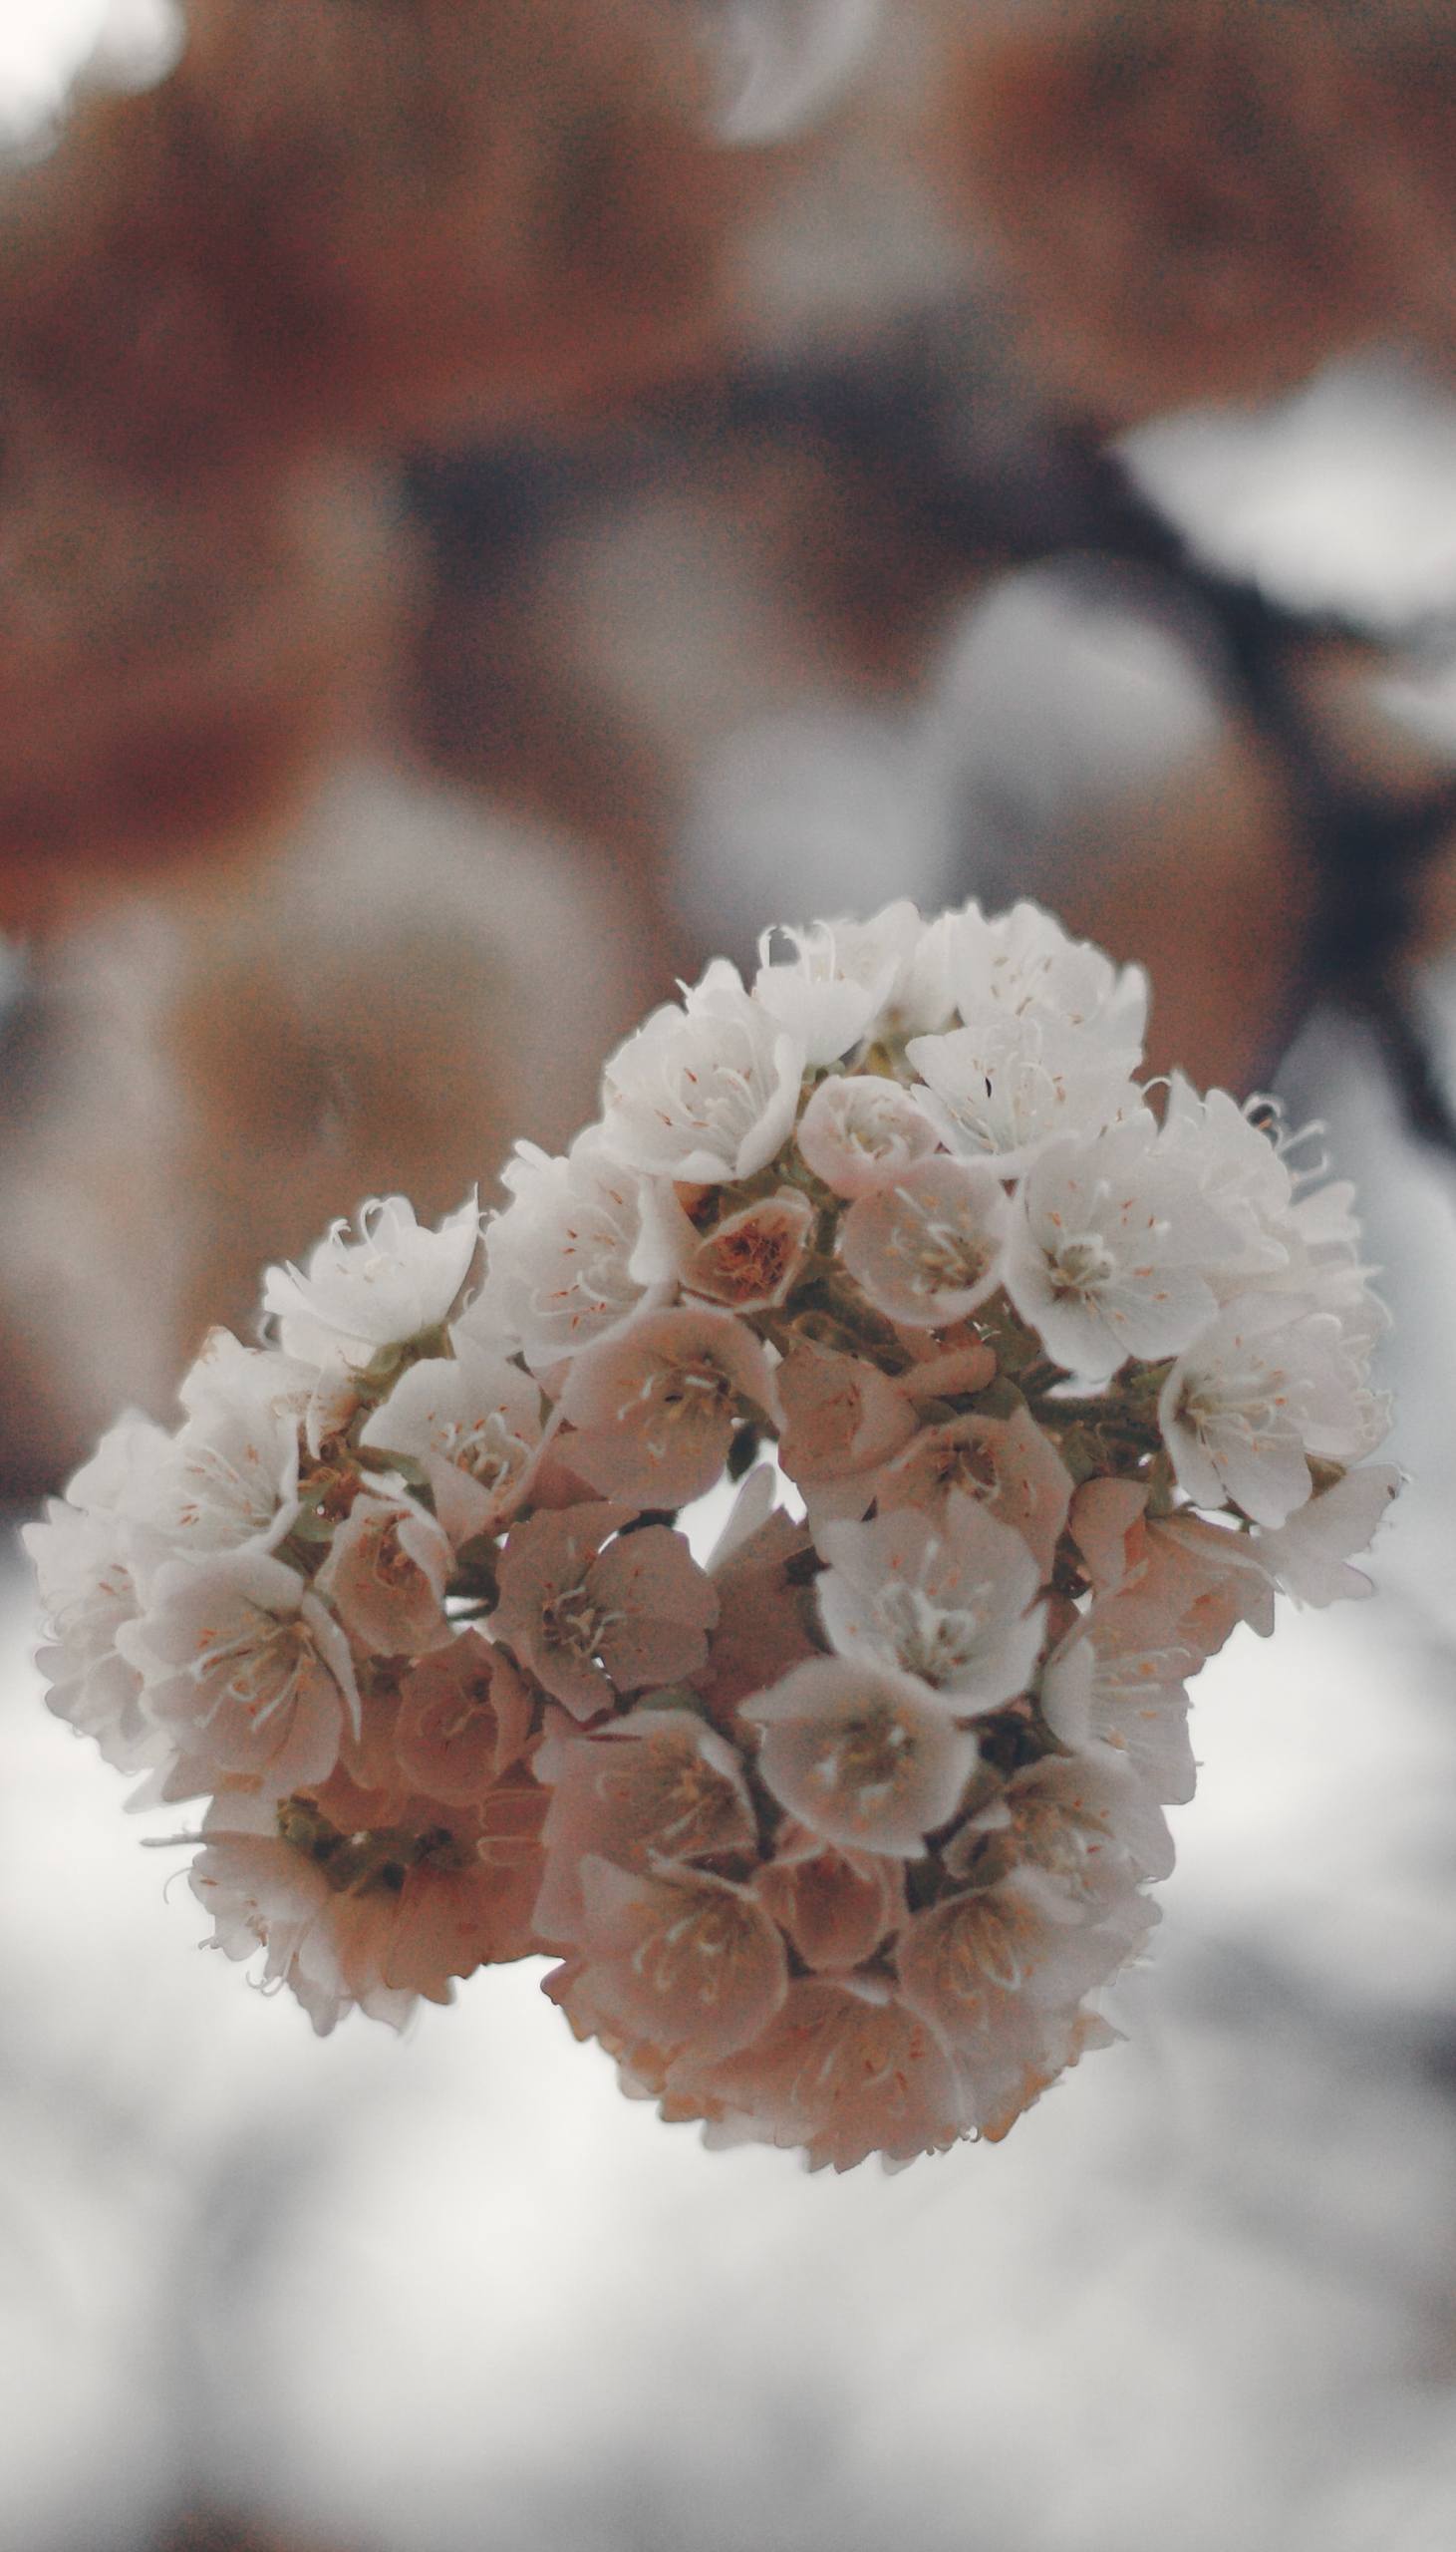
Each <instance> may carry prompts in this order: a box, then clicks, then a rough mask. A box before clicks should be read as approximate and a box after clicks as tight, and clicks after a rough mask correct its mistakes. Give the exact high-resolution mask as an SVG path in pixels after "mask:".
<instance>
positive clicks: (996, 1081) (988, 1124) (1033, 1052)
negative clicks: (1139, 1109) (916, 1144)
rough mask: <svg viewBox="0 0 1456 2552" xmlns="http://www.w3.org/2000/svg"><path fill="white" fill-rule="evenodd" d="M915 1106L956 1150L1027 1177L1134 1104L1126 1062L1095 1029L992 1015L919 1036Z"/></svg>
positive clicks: (911, 1053) (912, 1049)
mask: <svg viewBox="0 0 1456 2552" xmlns="http://www.w3.org/2000/svg"><path fill="white" fill-rule="evenodd" d="M906 1053H907V1055H908V1057H909V1059H910V1061H911V1063H912V1064H913V1065H914V1067H915V1069H916V1071H917V1072H918V1073H919V1075H920V1077H921V1078H920V1085H919V1086H918V1087H917V1089H916V1092H915V1097H916V1100H917V1101H918V1103H919V1105H920V1107H921V1108H922V1109H923V1110H924V1112H925V1114H926V1116H927V1117H929V1118H930V1120H931V1123H932V1124H933V1125H934V1126H935V1128H936V1130H937V1132H938V1133H939V1134H940V1136H941V1139H942V1140H943V1142H945V1143H946V1145H947V1146H948V1148H949V1149H950V1150H951V1151H953V1152H960V1153H962V1154H964V1155H966V1156H967V1157H968V1158H970V1159H972V1160H985V1161H989V1162H991V1163H992V1164H994V1166H995V1167H996V1169H997V1170H998V1171H999V1172H1000V1173H1001V1175H1002V1176H1003V1177H1004V1178H1012V1177H1019V1175H1020V1174H1021V1172H1022V1171H1023V1170H1025V1169H1027V1168H1028V1167H1029V1166H1030V1164H1031V1162H1032V1161H1034V1160H1035V1159H1036V1158H1037V1157H1038V1155H1039V1154H1041V1153H1043V1152H1044V1151H1045V1150H1046V1148H1047V1146H1048V1145H1049V1144H1051V1143H1054V1142H1056V1141H1057V1140H1058V1139H1060V1138H1061V1137H1063V1136H1065V1135H1074V1136H1076V1137H1077V1138H1079V1139H1083V1138H1086V1137H1088V1136H1090V1135H1094V1134H1099V1133H1100V1132H1101V1131H1102V1129H1103V1127H1104V1126H1107V1125H1110V1124H1112V1123H1113V1121H1114V1120H1115V1119H1116V1118H1117V1117H1122V1116H1125V1115H1126V1114H1127V1112H1128V1111H1129V1110H1130V1109H1131V1108H1133V1106H1134V1105H1135V1103H1136V1100H1137V1097H1138V1092H1137V1086H1136V1084H1135V1083H1134V1082H1133V1080H1132V1079H1131V1076H1130V1072H1129V1069H1128V1063H1127V1059H1126V1057H1125V1055H1124V1054H1122V1053H1121V1052H1119V1051H1118V1050H1117V1049H1116V1048H1109V1047H1108V1046H1107V1045H1106V1044H1105V1043H1104V1042H1103V1040H1102V1039H1101V1038H1099V1037H1098V1036H1097V1035H1096V1034H1095V1032H1093V1031H1089V1030H1087V1029H1084V1028H1076V1027H1073V1026H1071V1025H1069V1024H1068V1023H1067V1022H1066V1021H1065V1020H1063V1019H1059V1018H1056V1017H1054V1016H1052V1017H1047V1018H1043V1017H1041V1016H1039V1015H1038V1014H1037V1013H1035V1012H1031V1011H1024V1012H1023V1011H1011V1010H1007V1011H997V1010H989V1011H987V1012H986V1013H985V1014H984V1016H982V1017H979V1018H977V1020H976V1021H975V1024H974V1025H973V1026H970V1027H963V1028H953V1029H950V1030H948V1031H947V1033H946V1034H945V1035H944V1036H942V1037H912V1038H911V1040H910V1043H909V1045H908V1046H907V1048H906Z"/></svg>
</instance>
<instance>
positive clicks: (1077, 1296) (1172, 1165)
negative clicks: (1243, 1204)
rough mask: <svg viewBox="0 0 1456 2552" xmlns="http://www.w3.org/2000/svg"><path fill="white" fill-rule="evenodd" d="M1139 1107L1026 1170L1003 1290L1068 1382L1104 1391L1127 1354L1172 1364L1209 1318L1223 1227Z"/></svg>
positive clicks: (1226, 1233)
mask: <svg viewBox="0 0 1456 2552" xmlns="http://www.w3.org/2000/svg"><path fill="white" fill-rule="evenodd" d="M1157 1132H1158V1129H1157V1126H1156V1124H1155V1122H1154V1119H1153V1117H1151V1115H1150V1114H1149V1112H1148V1111H1147V1110H1146V1109H1141V1108H1140V1109H1138V1110H1136V1111H1135V1112H1134V1113H1133V1114H1132V1115H1131V1116H1130V1117H1128V1118H1127V1119H1126V1120H1125V1121H1124V1122H1123V1123H1122V1124H1120V1125H1115V1126H1113V1127H1112V1129H1111V1130H1110V1132H1107V1133H1105V1134H1101V1135H1099V1136H1097V1137H1095V1138H1094V1139H1093V1140H1091V1141H1087V1142H1078V1143H1071V1142H1060V1143H1056V1144H1054V1145H1053V1146H1052V1147H1051V1149H1050V1150H1048V1151H1047V1152H1045V1153H1043V1155H1042V1157H1041V1159H1040V1160H1039V1161H1037V1162H1036V1163H1035V1165H1034V1167H1033V1168H1032V1169H1031V1170H1030V1172H1029V1174H1028V1176H1027V1178H1026V1181H1025V1184H1024V1187H1023V1189H1022V1192H1021V1196H1020V1200H1019V1212H1018V1213H1017V1214H1016V1215H1015V1216H1014V1217H1013V1222H1012V1229H1011V1234H1010V1237H1009V1240H1008V1244H1007V1253H1006V1260H1005V1267H1006V1288H1007V1292H1008V1293H1009V1294H1010V1296H1011V1298H1012V1301H1013V1302H1014V1303H1015V1305H1016V1307H1017V1309H1018V1311H1019V1313H1020V1314H1021V1317H1022V1318H1023V1320H1027V1321H1029V1322H1030V1323H1031V1325H1032V1327H1033V1328H1034V1329H1035V1330H1036V1331H1037V1332H1038V1333H1039V1335H1040V1337H1041V1339H1042V1340H1043V1342H1044V1344H1045V1347H1046V1351H1047V1353H1048V1355H1049V1356H1051V1357H1052V1358H1053V1359H1054V1360H1055V1362H1056V1363H1057V1364H1058V1365H1061V1366H1064V1367H1065V1369H1066V1371H1067V1372H1068V1373H1069V1374H1074V1375H1076V1376H1077V1377H1078V1378H1079V1379H1081V1380H1082V1381H1085V1382H1088V1383H1104V1382H1106V1381H1107V1380H1108V1379H1109V1378H1110V1377H1111V1376H1112V1375H1113V1374H1115V1373H1116V1372H1117V1369H1118V1367H1119V1366H1121V1365H1123V1364H1125V1363H1126V1361H1127V1359H1128V1357H1129V1356H1138V1357H1142V1358H1145V1359H1157V1358H1161V1357H1164V1356H1173V1355H1176V1354H1177V1353H1178V1351H1179V1349H1180V1348H1183V1347H1186V1346H1188V1345H1189V1343H1190V1342H1191V1341H1192V1340H1193V1339H1194V1338H1196V1337H1197V1335H1198V1333H1199V1331H1200V1330H1201V1329H1203V1328H1204V1327H1205V1326H1206V1324H1207V1323H1208V1322H1209V1321H1210V1320H1211V1319H1212V1317H1213V1315H1214V1312H1215V1310H1216V1308H1217V1305H1216V1302H1215V1298H1214V1293H1213V1289H1212V1287H1211V1285H1210V1283H1209V1281H1208V1274H1207V1268H1208V1264H1209V1261H1210V1259H1214V1258H1217V1256H1218V1254H1219V1252H1220V1251H1221V1250H1222V1249H1225V1248H1226V1247H1228V1246H1229V1245H1230V1228H1231V1227H1230V1225H1229V1224H1228V1223H1227V1222H1226V1221H1225V1219H1224V1218H1223V1216H1222V1215H1220V1214H1219V1213H1217V1212H1216V1211H1215V1210H1214V1208H1213V1207H1212V1206H1211V1205H1210V1204H1209V1203H1208V1201H1207V1199H1206V1198H1205V1197H1204V1195H1203V1194H1202V1191H1201V1190H1200V1189H1199V1187H1198V1186H1197V1185H1196V1183H1195V1182H1194V1180H1193V1179H1192V1178H1191V1177H1190V1176H1189V1175H1188V1174H1187V1172H1186V1171H1185V1170H1183V1169H1182V1168H1180V1166H1179V1165H1178V1163H1177V1162H1176V1161H1174V1160H1170V1159H1168V1158H1167V1157H1166V1156H1165V1155H1164V1154H1163V1152H1162V1151H1161V1149H1160V1148H1159V1145H1158V1140H1157Z"/></svg>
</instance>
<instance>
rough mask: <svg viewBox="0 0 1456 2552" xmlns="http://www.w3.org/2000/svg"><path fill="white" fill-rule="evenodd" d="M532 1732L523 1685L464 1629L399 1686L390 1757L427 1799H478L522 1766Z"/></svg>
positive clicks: (496, 1652) (495, 1651)
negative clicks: (513, 1766)
mask: <svg viewBox="0 0 1456 2552" xmlns="http://www.w3.org/2000/svg"><path fill="white" fill-rule="evenodd" d="M530 1733H531V1698H530V1694H529V1692H528V1690H527V1688H526V1685H525V1683H524V1682H523V1680H522V1678H521V1676H520V1675H519V1674H518V1673H517V1671H516V1669H515V1668H514V1667H513V1666H512V1664H511V1662H510V1659H509V1658H508V1657H507V1656H506V1655H505V1652H504V1650H503V1649H499V1648H494V1647H492V1646H491V1644H490V1642H489V1641H488V1640H485V1639H482V1638H481V1636H480V1634H479V1632H478V1631H474V1630H465V1631H461V1632H460V1633H459V1634H458V1636H457V1637H456V1638H454V1639H452V1640H451V1642H450V1644H449V1646H448V1648H440V1649H437V1650H436V1652H435V1654H434V1655H433V1656H430V1657H424V1658H422V1659H421V1660H420V1662H419V1663H418V1665H416V1666H413V1667H412V1668H411V1669H410V1672H409V1673H408V1674H407V1675H406V1676H405V1677H404V1679H403V1681H402V1682H401V1685H400V1704H399V1712H398V1716H397V1718H396V1721H395V1726H394V1731H393V1738H394V1753H395V1755H396V1758H397V1760H398V1762H399V1765H400V1768H401V1770H402V1771H403V1773H404V1775H405V1777H406V1779H407V1780H408V1782H409V1783H410V1786H411V1787H412V1788H413V1789H416V1790H423V1791H424V1793H425V1795H426V1796H427V1797H428V1798H437V1799H442V1800H444V1801H445V1802H447V1803H449V1804H454V1803H464V1802H466V1801H468V1800H470V1799H478V1798H482V1797H483V1796H484V1795H485V1793H486V1792H487V1791H488V1790H490V1789H492V1788H493V1787H494V1785H495V1783H496V1781H497V1779H498V1778H499V1776H500V1774H501V1773H502V1772H504V1771H505V1770H507V1769H508V1767H509V1766H510V1765H511V1764H512V1763H515V1762H518V1761H519V1760H520V1757H521V1755H522V1754H524V1753H525V1750H526V1745H527V1742H528V1740H529V1737H530Z"/></svg>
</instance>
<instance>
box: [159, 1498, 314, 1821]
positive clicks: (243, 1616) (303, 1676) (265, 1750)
mask: <svg viewBox="0 0 1456 2552" xmlns="http://www.w3.org/2000/svg"><path fill="white" fill-rule="evenodd" d="M117 1644H118V1647H119V1648H120V1649H121V1651H122V1654H123V1656H124V1657H126V1658H127V1659H129V1660H130V1662H131V1663H132V1664H134V1665H136V1666H138V1667H139V1668H140V1669H141V1671H142V1674H143V1677H144V1680H145V1683H146V1710H147V1712H148V1713H149V1714H150V1715H151V1717H152V1718H154V1719H155V1720H156V1721H157V1722H159V1723H160V1724H161V1726H162V1727H163V1728H164V1729H165V1730H166V1731H167V1734H168V1735H169V1736H170V1737H171V1738H172V1739H173V1741H174V1742H175V1745H176V1747H177V1750H178V1752H179V1754H182V1755H183V1756H185V1757H186V1758H187V1760H188V1763H189V1765H190V1766H191V1767H192V1769H193V1770H194V1771H195V1772H196V1774H197V1786H198V1787H199V1788H201V1789H207V1788H209V1787H213V1786H215V1785H216V1783H217V1782H218V1781H219V1780H225V1779H228V1778H234V1779H242V1778H248V1779H251V1780H253V1781H255V1782H256V1784H257V1787H258V1791H259V1795H260V1796H262V1797H263V1798H280V1797H282V1796H283V1795H284V1794H285V1793H286V1792H287V1791H289V1790H294V1789H300V1788H302V1787H304V1786H306V1785H308V1784H311V1783H314V1782H317V1781H321V1780H324V1779H326V1778H327V1776H328V1774H329V1773H330V1772H331V1771H332V1770H333V1767H334V1765H335V1763H336V1762H337V1761H338V1759H339V1750H340V1745H341V1743H342V1740H343V1737H344V1733H345V1729H346V1727H348V1728H351V1729H354V1730H357V1729H358V1726H359V1712H360V1704H359V1691H358V1687H357V1685H356V1683H355V1679H354V1666H353V1661H352V1659H351V1657H350V1654H349V1643H348V1641H347V1639H346V1638H345V1636H344V1633H343V1631H342V1630H341V1629H340V1627H339V1624H338V1623H337V1622H336V1621H335V1620H334V1618H333V1616H332V1614H331V1613H330V1612H329V1611H328V1610H327V1609H326V1607H325V1606H324V1605H323V1604H321V1603H320V1602H319V1599H318V1597H317V1596H316V1595H314V1594H312V1593H311V1592H310V1590H309V1588H308V1587H307V1586H306V1585H305V1583H304V1581H303V1579H302V1578H301V1577H300V1576H298V1574H297V1572H296V1571H295V1570H293V1569H291V1568H286V1567H285V1566H284V1564H283V1562H282V1561H281V1560H279V1559H275V1558H274V1557H273V1556H272V1555H271V1554H270V1553H269V1552H266V1551H259V1550H256V1549H250V1548H245V1549H243V1550H239V1551H224V1552H220V1553H219V1554H217V1555H216V1556H215V1557H213V1558H209V1559H204V1560H169V1561H167V1562H166V1563H165V1564H164V1565H163V1566H162V1567H161V1568H159V1569H158V1570H157V1572H156V1574H155V1576H154V1577H153V1578H152V1580H151V1583H150V1586H149V1588H148V1595H147V1609H146V1616H145V1618H144V1619H143V1620H142V1621H140V1622H136V1623H124V1624H123V1625H122V1627H121V1629H120V1630H119V1631H118V1634H117Z"/></svg>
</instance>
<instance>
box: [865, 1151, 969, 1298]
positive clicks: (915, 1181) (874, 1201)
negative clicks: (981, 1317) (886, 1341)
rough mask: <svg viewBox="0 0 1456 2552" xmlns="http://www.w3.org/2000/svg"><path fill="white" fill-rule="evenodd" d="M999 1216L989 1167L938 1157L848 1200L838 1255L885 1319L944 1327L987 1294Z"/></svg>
mask: <svg viewBox="0 0 1456 2552" xmlns="http://www.w3.org/2000/svg"><path fill="white" fill-rule="evenodd" d="M1007 1219H1008V1217H1007V1200H1006V1196H1005V1193H1004V1192H1003V1188H1002V1184H1001V1180H1000V1179H999V1178H998V1177H997V1175H996V1173H995V1171H994V1170H991V1169H980V1168H977V1167H975V1166H973V1164H972V1163H971V1162H969V1161H963V1160H948V1159H946V1158H945V1157H944V1155H942V1154H939V1153H938V1154H936V1155H934V1156H933V1157H932V1158H931V1159H929V1160H921V1161H916V1162H915V1163H914V1164H913V1165H912V1167H911V1168H909V1169H907V1170H904V1171H903V1172H902V1173H901V1174H900V1176H899V1177H898V1178H896V1179H895V1180H893V1182H891V1183H889V1184H887V1185H885V1186H883V1187H877V1188H876V1189H875V1191H874V1193H873V1195H870V1196H858V1197H856V1198H855V1201H854V1203H853V1204H852V1205H851V1206H850V1208H849V1211H848V1213H847V1214H846V1215H845V1218H844V1223H843V1227H842V1229H841V1232H840V1239H839V1248H840V1254H841V1256H842V1258H843V1260H844V1264H845V1266H846V1267H847V1268H848V1269H849V1272H850V1274H851V1276H853V1277H854V1279H855V1281H856V1283H857V1284H858V1285H859V1286H861V1288H862V1289H863V1291H864V1294H865V1297H866V1299H867V1300H868V1301H869V1302H871V1303H873V1305H874V1307H875V1309H876V1311H880V1312H883V1313H884V1314H885V1315H886V1317H887V1319H889V1320H894V1321H903V1322H905V1323H906V1324H907V1325H908V1326H910V1327H912V1328H916V1329H934V1328H938V1327H950V1326H951V1325H952V1324H953V1323H954V1322H956V1321H960V1320H964V1319H965V1318H966V1316H967V1314H968V1313H970V1312H973V1311H975V1310H976V1309H977V1308H978V1307H979V1305H981V1304H982V1303H984V1302H985V1301H986V1300H987V1298H988V1296H989V1295H991V1294H993V1293H995V1291H996V1288H997V1286H998V1284H999V1283H1000V1281H1001V1266H1002V1253H1003V1248H1004V1244H1005V1238H1006V1230H1007Z"/></svg>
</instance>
